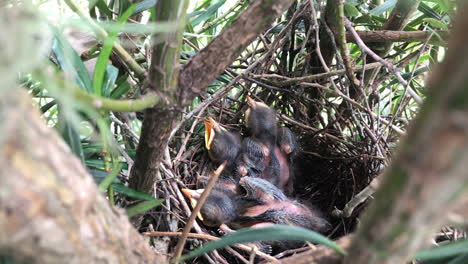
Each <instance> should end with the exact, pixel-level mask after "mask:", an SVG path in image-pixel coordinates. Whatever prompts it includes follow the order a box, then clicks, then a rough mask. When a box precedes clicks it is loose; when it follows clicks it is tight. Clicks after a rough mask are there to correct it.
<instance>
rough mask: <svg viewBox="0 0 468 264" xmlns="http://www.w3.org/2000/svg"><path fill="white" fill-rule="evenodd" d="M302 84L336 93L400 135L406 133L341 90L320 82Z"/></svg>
mask: <svg viewBox="0 0 468 264" xmlns="http://www.w3.org/2000/svg"><path fill="white" fill-rule="evenodd" d="M301 85H304V86H309V87H315V88H320V89H322V90H324V91H326V92H330V93H333V94H335V95H338V96H340V97H342V98H343V99H344V100H346V101H348V102H349V103H351V104H352V105H354V106H356V107H357V108H359V109H361V110H364V111H366V112H367V113H368V114H369V115H371V116H373V117H374V118H377V119H379V120H380V121H381V122H382V123H384V124H386V125H388V126H390V127H391V128H392V129H393V131H395V132H397V133H398V134H399V135H401V136H402V135H405V132H404V131H403V130H401V129H400V128H399V127H397V126H395V125H392V124H390V122H388V121H387V120H385V119H382V118H381V117H380V116H379V115H377V114H375V113H374V112H372V111H369V110H368V109H367V108H365V107H364V106H362V105H361V104H359V103H358V102H356V101H354V100H353V99H351V98H349V97H348V96H346V95H345V94H343V93H342V92H341V91H339V90H332V89H328V88H327V87H325V86H323V85H320V84H316V83H301Z"/></svg>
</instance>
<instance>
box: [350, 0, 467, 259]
mask: <svg viewBox="0 0 468 264" xmlns="http://www.w3.org/2000/svg"><path fill="white" fill-rule="evenodd" d="M467 11H468V9H467V6H466V5H465V8H460V9H459V14H460V16H459V17H458V19H459V21H457V22H458V23H457V24H456V25H455V31H454V32H453V34H452V35H453V37H454V39H453V42H450V43H449V49H448V54H447V57H446V60H445V61H444V63H442V64H441V65H439V67H438V69H437V71H435V74H434V75H433V78H432V79H431V80H430V81H429V83H428V87H427V91H429V95H428V96H427V99H426V101H425V102H424V104H423V107H422V108H421V112H420V114H419V116H418V118H417V120H415V123H414V124H413V126H412V127H411V129H410V130H409V132H408V137H407V138H406V139H404V140H403V142H402V143H401V146H400V150H399V154H398V155H397V157H396V158H395V160H394V162H393V164H392V165H391V167H390V168H389V169H388V170H387V171H386V173H385V174H384V175H383V179H382V184H381V186H380V188H379V190H378V191H377V193H376V195H375V200H374V202H373V203H372V205H371V207H370V208H369V209H368V211H367V212H366V216H365V218H364V219H363V221H362V224H361V225H360V226H361V227H362V228H360V229H359V230H358V233H357V235H356V238H355V239H354V240H353V244H352V246H351V249H350V255H349V257H348V258H347V261H346V262H345V263H404V262H405V261H407V260H408V259H410V258H411V257H412V256H413V254H414V252H415V251H416V250H418V249H420V248H421V247H423V246H427V243H428V242H429V241H430V237H431V236H432V234H433V232H434V231H435V230H436V229H437V228H439V227H440V225H441V224H442V222H443V220H445V217H446V216H447V213H448V211H449V209H451V208H450V205H453V204H456V203H455V201H456V200H457V199H459V198H460V196H461V194H462V193H463V192H462V190H463V189H464V188H465V186H466V182H467V181H468V174H467V173H466V164H467V163H468V103H467V102H468V92H467V90H466V83H468V51H467V50H466V48H465V46H466V42H467V41H468V37H467V35H466V34H465V29H466V27H468V17H466V16H463V14H466V12H467Z"/></svg>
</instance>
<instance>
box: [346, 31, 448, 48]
mask: <svg viewBox="0 0 468 264" xmlns="http://www.w3.org/2000/svg"><path fill="white" fill-rule="evenodd" d="M357 33H358V35H359V37H360V38H361V39H362V41H364V42H365V43H373V42H376V43H378V42H384V43H393V42H424V41H426V40H427V38H428V37H429V36H430V35H431V34H432V33H433V32H432V31H396V30H377V31H357ZM448 36H449V32H448V31H444V30H437V31H435V35H434V36H433V37H432V38H431V39H430V40H429V43H431V44H440V45H445V43H444V41H447V40H448ZM439 37H440V39H439ZM346 40H347V41H348V42H356V39H355V38H354V37H353V34H351V33H349V32H348V33H346ZM441 40H442V41H441Z"/></svg>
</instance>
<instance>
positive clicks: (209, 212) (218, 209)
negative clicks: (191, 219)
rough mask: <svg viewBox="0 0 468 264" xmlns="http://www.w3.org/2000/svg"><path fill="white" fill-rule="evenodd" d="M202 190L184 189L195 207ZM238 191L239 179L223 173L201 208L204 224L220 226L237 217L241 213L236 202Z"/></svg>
mask: <svg viewBox="0 0 468 264" xmlns="http://www.w3.org/2000/svg"><path fill="white" fill-rule="evenodd" d="M202 191H203V189H199V190H189V189H182V192H183V193H184V195H185V196H186V197H187V198H188V199H189V200H190V202H191V204H192V206H193V207H195V204H196V203H197V201H198V199H199V197H200V194H201V192H202ZM237 191H238V190H237V181H236V180H235V179H234V178H233V177H231V176H230V175H226V174H221V175H220V176H219V178H218V181H217V182H216V184H215V185H214V187H213V189H212V190H211V192H210V195H209V196H208V197H207V198H206V200H205V203H204V204H203V206H202V208H201V209H200V215H199V218H200V220H201V221H202V222H203V224H205V225H206V226H210V227H219V226H220V225H222V224H226V223H229V222H231V221H232V220H234V219H235V218H237V217H238V215H239V214H238V212H239V210H238V203H237V202H236V199H237V197H238V194H237Z"/></svg>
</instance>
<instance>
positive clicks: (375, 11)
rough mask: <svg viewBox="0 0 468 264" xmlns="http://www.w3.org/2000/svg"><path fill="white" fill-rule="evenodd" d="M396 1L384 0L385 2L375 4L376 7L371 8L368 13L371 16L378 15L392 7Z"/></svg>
mask: <svg viewBox="0 0 468 264" xmlns="http://www.w3.org/2000/svg"><path fill="white" fill-rule="evenodd" d="M396 3H397V0H387V1H385V3H383V4H381V5H379V6H377V7H376V8H374V9H372V10H371V11H369V14H371V15H373V16H380V15H381V14H383V13H384V12H386V11H388V10H390V9H392V8H393V7H394V6H395V5H396Z"/></svg>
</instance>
